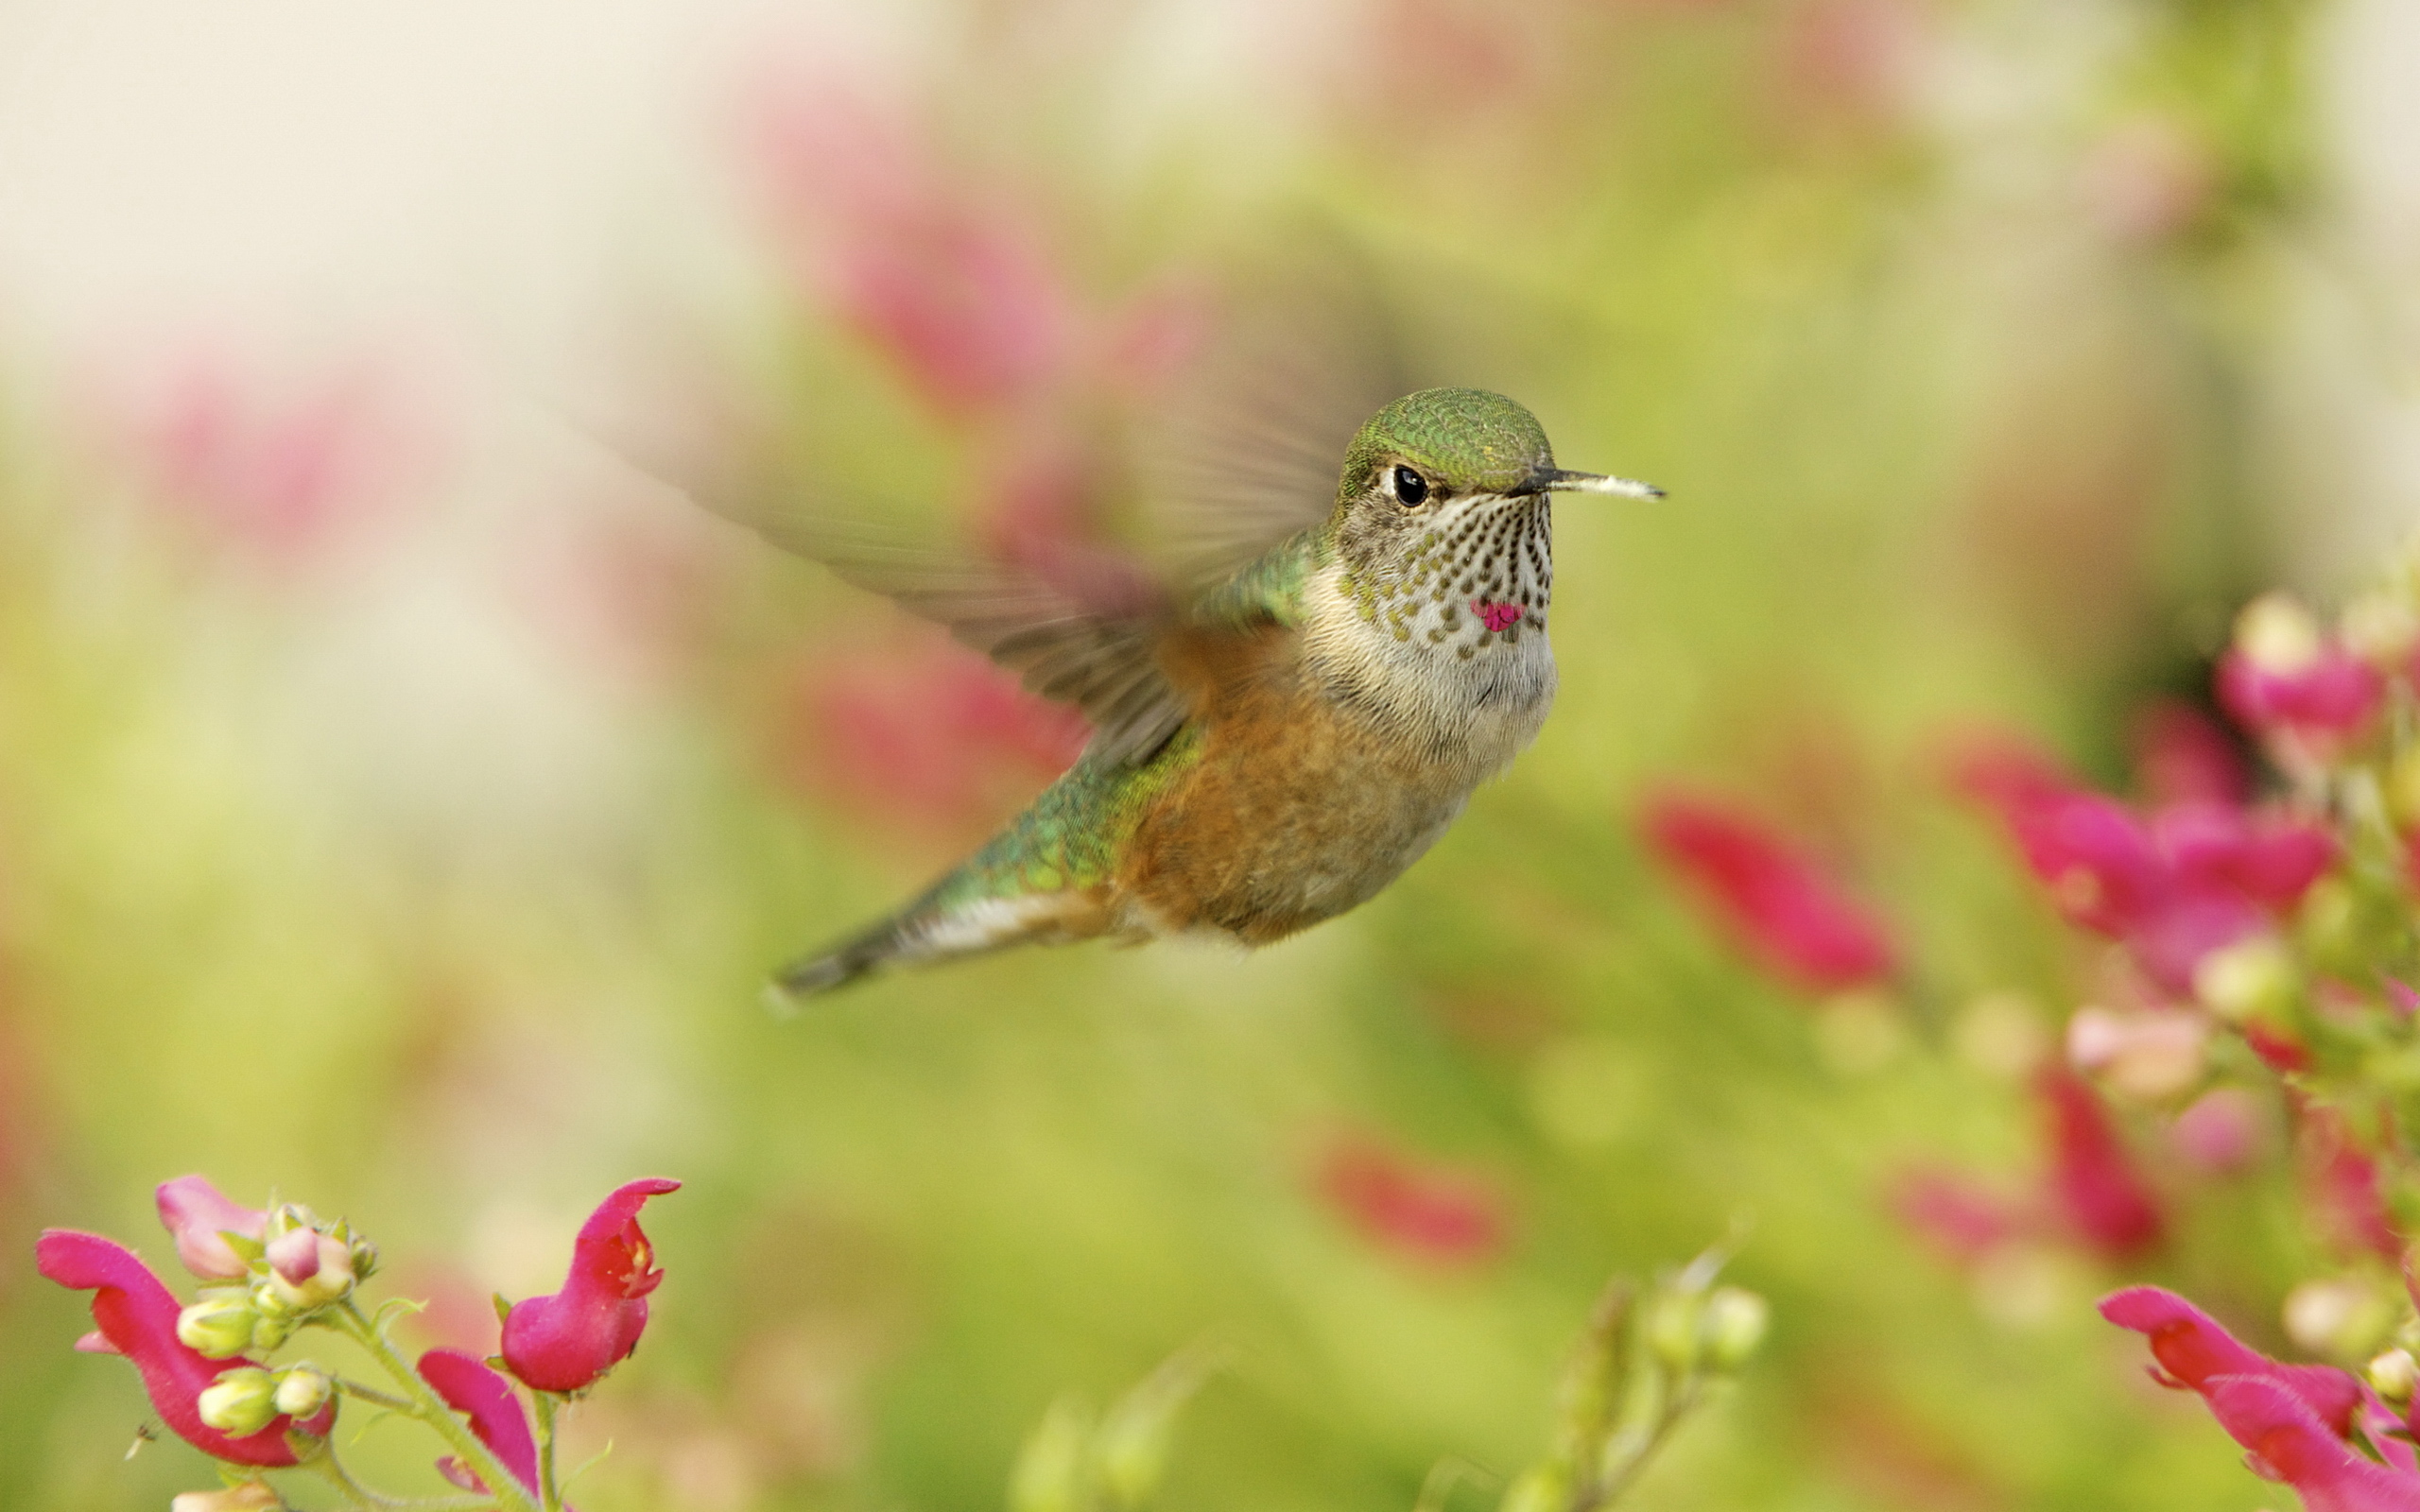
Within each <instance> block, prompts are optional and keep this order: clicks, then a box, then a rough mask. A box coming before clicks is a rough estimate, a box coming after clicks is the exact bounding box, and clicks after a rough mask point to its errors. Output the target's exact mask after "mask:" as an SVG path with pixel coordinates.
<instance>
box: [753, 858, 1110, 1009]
mask: <svg viewBox="0 0 2420 1512" xmlns="http://www.w3.org/2000/svg"><path fill="white" fill-rule="evenodd" d="M961 880H962V879H961V876H959V875H953V876H951V877H950V878H947V879H945V880H944V881H943V882H942V884H941V885H938V886H936V887H934V888H933V890H932V891H930V892H928V893H926V894H925V896H924V897H922V898H919V899H918V900H916V901H915V902H912V903H909V904H908V906H907V907H905V908H903V909H901V910H900V911H899V912H898V913H896V914H893V915H891V916H890V918H889V919H884V920H883V921H882V922H880V923H878V924H875V925H874V926H873V927H872V928H870V929H867V930H865V931H863V932H862V933H860V934H856V935H853V936H849V937H848V938H846V939H844V940H842V941H840V942H839V943H838V944H837V945H834V946H832V947H831V948H830V949H827V950H823V951H819V952H817V953H816V954H812V955H807V956H804V957H801V958H800V959H799V960H796V961H793V962H792V963H790V964H789V965H788V966H786V967H784V968H782V970H781V971H778V972H776V973H774V976H773V980H772V984H771V988H770V990H771V993H772V994H773V998H774V1003H775V1005H776V1006H777V1007H782V1008H787V1007H791V1006H794V1005H796V1004H798V1003H799V1002H800V1001H801V1000H803V999H805V998H811V997H815V996H817V995H819V994H821V993H824V992H831V991H835V990H837V989H838V988H844V987H847V986H848V985H849V984H850V983H852V982H855V981H857V980H858V979H860V978H862V977H866V976H871V975H873V973H875V972H877V971H897V970H900V969H903V968H908V967H919V966H932V965H937V964H939V963H940V962H942V961H954V960H962V959H964V958H965V957H967V956H970V955H981V954H986V953H988V952H991V951H996V950H1005V949H1006V948H1008V947H1009V946H1011V945H1029V944H1058V943H1063V942H1065V941H1068V940H1078V939H1089V938H1092V937H1093V936H1097V935H1100V934H1103V933H1106V932H1107V929H1108V924H1109V910H1108V907H1107V906H1106V899H1105V897H1104V892H1103V889H1100V888H1082V889H1077V890H1071V891H1060V892H1027V893H1015V894H1011V895H1007V896H1000V895H990V896H976V897H967V896H964V895H963V894H964V888H963V886H962V885H959V884H960V883H961Z"/></svg>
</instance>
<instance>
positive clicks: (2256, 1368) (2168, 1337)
mask: <svg viewBox="0 0 2420 1512" xmlns="http://www.w3.org/2000/svg"><path fill="white" fill-rule="evenodd" d="M2100 1315H2101V1316H2102V1317H2105V1318H2107V1319H2108V1320H2109V1321H2110V1322H2112V1323H2115V1324H2117V1325H2118V1327H2119V1328H2121V1329H2132V1330H2134V1331H2135V1332H2137V1333H2140V1334H2142V1335H2144V1336H2145V1337H2146V1338H2148V1339H2149V1340H2150V1341H2151V1347H2152V1359H2154V1360H2156V1361H2158V1362H2159V1364H2158V1366H2156V1367H2155V1368H2154V1369H2153V1370H2152V1379H2153V1380H2155V1381H2157V1382H2159V1383H2160V1384H2162V1385H2165V1386H2173V1387H2176V1388H2177V1389H2179V1390H2191V1391H2198V1392H2201V1393H2202V1394H2203V1395H2204V1396H2205V1397H2206V1396H2208V1395H2209V1393H2210V1391H2211V1389H2212V1387H2213V1386H2214V1384H2215V1383H2218V1382H2220V1381H2223V1380H2229V1379H2234V1380H2241V1379H2246V1378H2256V1379H2261V1380H2266V1381H2269V1382H2272V1383H2274V1384H2275V1385H2276V1386H2277V1387H2279V1388H2280V1389H2282V1390H2284V1391H2285V1392H2287V1393H2288V1394H2290V1396H2291V1397H2293V1398H2294V1400H2297V1401H2299V1402H2301V1403H2302V1404H2303V1406H2304V1407H2305V1408H2306V1409H2307V1410H2308V1411H2309V1412H2311V1413H2312V1414H2313V1415H2315V1417H2316V1418H2317V1420H2319V1421H2320V1422H2321V1423H2323V1424H2325V1428H2326V1431H2327V1432H2328V1433H2330V1434H2331V1435H2342V1434H2346V1433H2349V1432H2351V1428H2352V1423H2353V1417H2354V1414H2355V1413H2357V1412H2358V1411H2359V1410H2360V1408H2361V1406H2362V1404H2363V1401H2364V1400H2365V1398H2364V1396H2363V1393H2362V1390H2361V1385H2360V1383H2359V1382H2358V1381H2355V1380H2354V1379H2353V1378H2352V1376H2350V1375H2348V1374H2346V1373H2345V1372H2344V1371H2342V1370H2339V1369H2336V1368H2334V1367H2333V1366H2323V1365H2282V1364H2280V1363H2278V1362H2277V1361H2275V1360H2272V1359H2270V1358H2269V1357H2268V1356H2267V1355H2264V1354H2261V1353H2260V1352H2258V1351H2257V1350H2256V1349H2250V1348H2248V1347H2246V1346H2245V1345H2243V1344H2241V1343H2239V1342H2238V1340H2237V1339H2236V1337H2235V1335H2234V1334H2232V1333H2229V1332H2227V1331H2226V1330H2225V1329H2222V1328H2221V1327H2220V1326H2219V1325H2218V1323H2217V1322H2216V1321H2215V1320H2213V1319H2212V1318H2211V1316H2210V1315H2209V1314H2207V1313H2204V1312H2203V1311H2202V1310H2201V1309H2200V1308H2198V1307H2195V1306H2194V1305H2193V1304H2192V1303H2190V1302H2188V1301H2187V1300H2186V1299H2185V1298H2183V1297H2179V1296H2177V1295H2176V1294H2175V1293H2174V1292H2170V1291H2164V1290H2162V1289H2161V1288H2159V1287H2156V1286H2130V1287H2128V1288H2126V1289H2125V1290H2124V1291H2120V1292H2112V1293H2110V1294H2109V1295H2108V1296H2107V1297H2102V1298H2101V1299H2100Z"/></svg>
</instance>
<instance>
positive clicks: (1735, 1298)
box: [1698, 1286, 1772, 1371]
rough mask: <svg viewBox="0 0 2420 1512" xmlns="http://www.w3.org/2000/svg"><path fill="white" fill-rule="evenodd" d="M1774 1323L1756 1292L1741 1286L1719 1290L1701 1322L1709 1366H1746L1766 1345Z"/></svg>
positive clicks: (1726, 1368) (1700, 1332)
mask: <svg viewBox="0 0 2420 1512" xmlns="http://www.w3.org/2000/svg"><path fill="white" fill-rule="evenodd" d="M1771 1322H1772V1309H1771V1308H1770V1307H1768V1306H1766V1305H1765V1299H1764V1298H1763V1297H1758V1296H1757V1295H1756V1294H1755V1293H1754V1292H1751V1291H1746V1290H1743V1289H1741V1288H1739V1287H1737V1286H1718V1287H1716V1288H1715V1289H1714V1292H1713V1295H1711V1296H1709V1297H1707V1298H1706V1299H1705V1313H1704V1314H1703V1316H1702V1317H1700V1318H1699V1320H1698V1336H1699V1337H1700V1338H1702V1339H1703V1340H1704V1341H1705V1357H1706V1363H1707V1364H1708V1365H1710V1366H1713V1367H1714V1368H1715V1369H1717V1370H1722V1371H1731V1370H1737V1369H1738V1368H1739V1367H1740V1366H1743V1365H1746V1364H1747V1363H1748V1361H1749V1359H1750V1358H1751V1357H1752V1356H1754V1355H1755V1352H1756V1349H1757V1348H1758V1346H1760V1345H1762V1344H1763V1343H1764V1342H1765V1330H1766V1328H1767V1326H1768V1325H1770V1324H1771Z"/></svg>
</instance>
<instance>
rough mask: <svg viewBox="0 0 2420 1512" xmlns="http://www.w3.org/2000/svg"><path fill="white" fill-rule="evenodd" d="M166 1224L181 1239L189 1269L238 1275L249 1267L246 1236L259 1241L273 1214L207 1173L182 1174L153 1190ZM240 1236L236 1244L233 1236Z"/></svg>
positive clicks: (214, 1276) (205, 1275)
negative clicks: (234, 1197) (225, 1189)
mask: <svg viewBox="0 0 2420 1512" xmlns="http://www.w3.org/2000/svg"><path fill="white" fill-rule="evenodd" d="M153 1196H154V1199H155V1200H156V1201H157V1202H158V1204H159V1209H160V1223H161V1226H162V1227H163V1228H164V1229H167V1230H168V1235H169V1237H170V1238H172V1239H174V1240H175V1241H176V1243H177V1258H178V1259H179V1260H181V1261H182V1262H183V1263H184V1267H185V1269H187V1270H189V1271H191V1272H193V1273H194V1274H195V1275H197V1276H199V1277H201V1278H202V1279H203V1280H237V1279H239V1278H241V1277H242V1276H243V1275H244V1274H245V1272H246V1271H247V1270H248V1269H249V1262H248V1259H247V1256H246V1255H245V1253H244V1251H243V1250H242V1249H240V1248H238V1247H237V1246H238V1245H242V1244H244V1243H245V1242H246V1241H258V1240H259V1239H260V1237H261V1234H262V1230H263V1229H264V1228H265V1227H266V1226H267V1224H268V1213H266V1212H263V1211H261V1210H259V1209H258V1208H247V1207H244V1206H243V1205H242V1204H240V1203H236V1202H233V1201H230V1200H229V1199H228V1197H227V1195H226V1194H224V1193H222V1192H220V1191H219V1190H218V1189H217V1188H216V1187H215V1186H213V1185H211V1184H210V1178H209V1177H204V1176H181V1177H177V1178H176V1179H175V1180H174V1181H164V1182H162V1183H161V1184H160V1187H159V1190H158V1191H157V1192H156V1193H154V1194H153ZM230 1234H233V1235H234V1236H235V1243H233V1244H231V1243H230V1242H229V1240H228V1237H227V1236H228V1235H230Z"/></svg>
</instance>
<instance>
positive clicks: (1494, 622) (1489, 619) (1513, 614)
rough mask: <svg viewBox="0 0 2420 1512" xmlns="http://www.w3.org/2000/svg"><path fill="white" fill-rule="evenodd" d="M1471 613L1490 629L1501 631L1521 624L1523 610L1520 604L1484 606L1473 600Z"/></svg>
mask: <svg viewBox="0 0 2420 1512" xmlns="http://www.w3.org/2000/svg"><path fill="white" fill-rule="evenodd" d="M1471 612H1472V613H1474V614H1476V615H1478V622H1479V623H1480V624H1481V625H1484V626H1486V627H1488V628H1489V629H1491V630H1500V629H1503V628H1504V627H1506V626H1508V625H1517V624H1519V623H1520V622H1521V615H1522V613H1523V610H1522V608H1521V606H1520V605H1518V604H1484V603H1481V602H1480V601H1479V600H1478V599H1476V598H1474V599H1472V600H1471Z"/></svg>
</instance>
